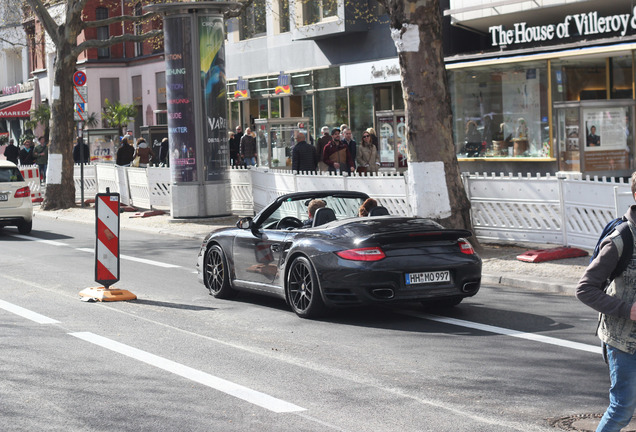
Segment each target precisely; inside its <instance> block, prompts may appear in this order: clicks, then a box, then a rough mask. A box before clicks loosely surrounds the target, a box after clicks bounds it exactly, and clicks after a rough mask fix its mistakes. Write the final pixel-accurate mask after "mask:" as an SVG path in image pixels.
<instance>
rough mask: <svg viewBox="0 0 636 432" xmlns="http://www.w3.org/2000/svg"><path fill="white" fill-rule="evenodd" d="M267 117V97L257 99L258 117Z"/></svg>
mask: <svg viewBox="0 0 636 432" xmlns="http://www.w3.org/2000/svg"><path fill="white" fill-rule="evenodd" d="M268 117H269V110H268V109H267V99H259V100H258V118H262V119H266V118H268Z"/></svg>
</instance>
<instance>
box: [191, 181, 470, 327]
mask: <svg viewBox="0 0 636 432" xmlns="http://www.w3.org/2000/svg"><path fill="white" fill-rule="evenodd" d="M367 198H368V196H367V195H366V194H364V193H360V192H346V191H320V192H301V193H292V194H287V195H283V196H280V197H278V198H276V199H275V200H274V202H272V203H271V204H270V205H268V206H267V207H265V208H264V209H263V210H262V211H261V212H259V213H258V214H257V215H256V216H255V217H254V218H251V217H246V218H243V219H241V220H239V221H238V223H237V224H236V227H231V228H222V229H219V230H216V231H214V232H212V233H210V234H209V235H208V236H207V237H206V238H205V240H204V241H203V245H202V246H201V250H200V252H199V256H198V259H197V271H198V275H199V280H200V281H201V282H202V283H203V284H204V285H205V286H206V288H207V289H208V290H209V291H210V294H211V295H213V296H214V297H216V298H223V299H229V298H232V297H234V296H235V295H236V294H237V292H238V291H251V292H255V293H261V294H268V295H273V296H277V297H280V298H282V299H284V300H285V301H287V303H288V304H289V305H290V306H291V308H292V309H293V310H294V312H295V313H296V314H297V315H298V316H300V317H303V318H315V317H319V316H321V315H323V314H324V313H325V312H326V311H327V310H328V309H329V308H336V307H347V306H357V305H365V304H373V303H396V302H405V301H409V302H412V301H419V302H423V303H425V304H426V305H430V304H439V305H441V306H454V305H457V304H459V303H460V302H461V301H462V299H464V298H465V297H470V296H473V295H475V294H476V293H477V291H479V287H480V282H481V259H480V258H479V256H478V255H477V254H476V253H475V251H474V250H473V248H472V246H471V245H470V243H469V242H468V241H467V240H466V237H469V236H470V235H472V234H471V232H470V231H467V230H462V229H445V228H443V227H442V226H441V225H439V224H438V223H436V222H434V221H432V220H430V219H424V218H419V217H402V216H391V215H390V214H388V211H387V210H386V208H384V207H382V206H378V207H376V208H375V209H373V210H371V212H370V214H369V216H366V217H358V208H359V207H360V205H361V204H362V203H363V202H364V201H365V200H366V199H367ZM314 199H320V200H322V201H324V204H325V206H324V208H320V209H318V210H317V211H316V212H315V214H314V217H313V219H312V220H311V221H308V216H307V206H308V205H309V203H310V202H311V201H312V200H314ZM376 214H380V216H376Z"/></svg>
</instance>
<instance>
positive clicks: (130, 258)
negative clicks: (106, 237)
mask: <svg viewBox="0 0 636 432" xmlns="http://www.w3.org/2000/svg"><path fill="white" fill-rule="evenodd" d="M11 235H12V236H14V237H18V238H21V239H24V240H31V241H36V242H40V243H46V244H50V245H53V246H70V245H68V244H67V243H62V242H56V241H53V240H43V239H39V238H37V237H31V236H25V235H21V234H11ZM73 249H75V250H78V251H80V252H88V253H95V249H91V248H73ZM119 257H120V258H121V259H124V260H128V261H134V262H138V263H142V264H148V265H153V266H156V267H163V268H181V266H180V265H176V264H168V263H163V262H160V261H154V260H149V259H145V258H138V257H134V256H130V255H120V256H119Z"/></svg>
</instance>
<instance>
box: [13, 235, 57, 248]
mask: <svg viewBox="0 0 636 432" xmlns="http://www.w3.org/2000/svg"><path fill="white" fill-rule="evenodd" d="M11 235H12V236H13V237H17V238H21V239H22V240H31V241H36V242H39V243H46V244H50V245H53V246H68V244H67V243H62V242H58V241H55V240H44V239H39V238H37V237H31V236H27V235H22V234H13V233H11Z"/></svg>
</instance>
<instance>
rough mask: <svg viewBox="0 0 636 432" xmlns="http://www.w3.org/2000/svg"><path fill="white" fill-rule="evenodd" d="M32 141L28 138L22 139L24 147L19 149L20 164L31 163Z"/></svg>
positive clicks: (32, 159)
mask: <svg viewBox="0 0 636 432" xmlns="http://www.w3.org/2000/svg"><path fill="white" fill-rule="evenodd" d="M34 160H35V159H34V158H33V142H32V141H31V140H30V139H27V140H24V147H22V150H20V165H22V166H24V165H33V161H34Z"/></svg>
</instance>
